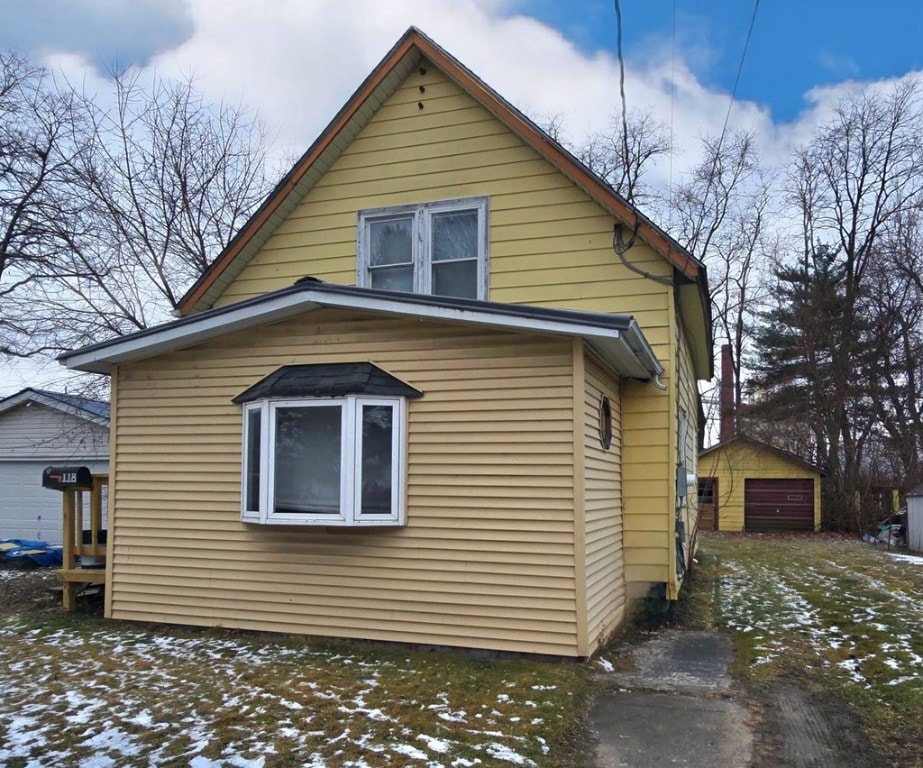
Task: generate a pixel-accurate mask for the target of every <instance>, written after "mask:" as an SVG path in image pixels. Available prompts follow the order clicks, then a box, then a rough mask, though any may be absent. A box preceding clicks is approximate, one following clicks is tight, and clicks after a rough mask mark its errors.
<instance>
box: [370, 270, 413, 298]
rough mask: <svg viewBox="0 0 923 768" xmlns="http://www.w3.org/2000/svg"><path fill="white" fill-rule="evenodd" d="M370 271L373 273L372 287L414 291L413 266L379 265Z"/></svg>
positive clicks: (385, 289) (386, 289)
mask: <svg viewBox="0 0 923 768" xmlns="http://www.w3.org/2000/svg"><path fill="white" fill-rule="evenodd" d="M369 272H370V273H371V275H372V288H381V289H382V290H384V291H409V292H412V291H413V267H377V268H375V269H371V270H369Z"/></svg>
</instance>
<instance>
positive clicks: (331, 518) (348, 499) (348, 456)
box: [240, 395, 407, 527]
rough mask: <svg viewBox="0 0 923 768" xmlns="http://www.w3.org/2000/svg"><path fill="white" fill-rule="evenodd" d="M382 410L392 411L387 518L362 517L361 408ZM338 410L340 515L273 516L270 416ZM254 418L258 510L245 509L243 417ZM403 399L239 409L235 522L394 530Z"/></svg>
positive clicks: (308, 401) (401, 468)
mask: <svg viewBox="0 0 923 768" xmlns="http://www.w3.org/2000/svg"><path fill="white" fill-rule="evenodd" d="M376 405H384V406H390V407H391V408H393V410H394V418H393V422H392V423H393V429H392V433H391V455H392V462H391V512H390V513H389V514H380V515H373V514H362V511H361V508H362V476H361V475H362V473H361V457H362V418H361V412H362V407H363V406H376ZM331 406H335V407H338V408H340V409H341V427H340V429H341V435H342V439H341V441H340V452H341V453H340V468H341V471H340V511H339V514H309V513H306V514H292V513H275V512H273V511H272V510H273V509H274V498H273V491H274V485H275V483H274V471H275V461H274V460H275V421H276V419H275V412H276V411H277V410H278V409H279V408H312V407H331ZM254 410H258V411H260V413H261V418H260V474H259V492H258V494H257V495H258V497H259V509H255V510H254V509H247V470H248V463H247V462H248V450H247V449H248V447H249V441H250V434H249V415H250V413H252V412H253V411H254ZM406 435H407V398H404V397H375V396H362V395H348V396H346V397H307V398H295V399H271V398H269V399H263V400H257V401H255V402H253V403H247V404H246V405H244V408H243V442H242V445H243V449H242V451H241V489H240V493H241V516H240V519H241V521H243V522H245V523H257V524H261V525H305V526H331V527H367V526H397V525H404V524H405V521H406V467H407V440H406Z"/></svg>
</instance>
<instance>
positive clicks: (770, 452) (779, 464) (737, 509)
mask: <svg viewBox="0 0 923 768" xmlns="http://www.w3.org/2000/svg"><path fill="white" fill-rule="evenodd" d="M699 472H700V476H699V495H700V497H702V496H703V494H704V496H705V498H702V499H701V500H700V504H702V503H707V504H708V505H710V508H711V509H713V510H714V514H713V516H712V517H710V518H708V517H707V518H706V519H710V520H713V521H714V529H715V530H719V531H747V532H754V533H756V532H773V531H816V530H818V529H819V528H820V483H821V472H820V470H819V469H818V468H817V467H816V466H815V465H813V464H811V463H810V462H808V461H805V460H804V459H802V458H800V457H798V456H796V455H795V454H792V453H789V452H788V451H783V450H780V449H778V448H775V447H773V446H771V445H768V444H767V443H764V442H762V441H760V440H756V439H754V438H751V437H747V436H745V435H738V436H736V437H734V438H732V439H731V440H727V441H725V442H723V443H718V444H717V445H714V446H712V447H711V448H709V449H707V450H705V451H703V452H702V453H700V454H699Z"/></svg>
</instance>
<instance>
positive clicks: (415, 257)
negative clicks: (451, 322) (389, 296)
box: [356, 197, 489, 301]
mask: <svg viewBox="0 0 923 768" xmlns="http://www.w3.org/2000/svg"><path fill="white" fill-rule="evenodd" d="M464 211H477V214H478V234H477V296H475V297H472V298H476V299H478V300H481V301H486V300H487V294H488V284H487V283H488V274H489V270H488V253H487V250H488V248H487V246H488V241H489V236H488V224H487V215H488V206H487V198H486V197H465V198H459V199H456V200H441V201H436V202H430V203H419V204H417V205H398V206H392V207H388V208H369V209H366V210H363V211H359V226H358V240H357V242H356V285H357V286H359V287H360V288H371V287H372V274H371V248H372V246H371V238H370V227H369V225H370V224H372V223H374V222H378V221H388V220H392V219H402V218H412V219H413V226H412V228H411V233H412V234H411V259H412V262H413V293H420V294H432V292H433V225H432V222H433V217H434V216H436V215H438V214H440V213H454V212H459V213H461V212H464ZM463 298H467V297H463Z"/></svg>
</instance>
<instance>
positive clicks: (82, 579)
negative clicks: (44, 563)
mask: <svg viewBox="0 0 923 768" xmlns="http://www.w3.org/2000/svg"><path fill="white" fill-rule="evenodd" d="M108 486H109V475H93V484H92V486H91V487H90V488H89V489H87V488H68V489H66V490H64V491H63V494H64V539H63V540H64V546H63V552H62V557H63V560H64V563H63V567H62V568H61V570H60V571H58V578H59V579H60V580H61V582H62V584H63V586H64V589H63V600H62V604H63V608H64V610H65V611H71V610H73V609H74V604H75V602H76V599H77V595H78V594H79V593H80V592H81V591H82V590H83V589H85V588H86V587H87V586H88V585H90V584H103V583H105V581H106V569H107V567H108V566H107V564H106V530H105V529H104V528H103V490H104V489H106V490H108ZM87 498H88V499H89V520H86V512H87V510H86V504H85V501H86V499H87ZM85 522H86V523H89V525H88V527H87V528H85V527H84V523H85Z"/></svg>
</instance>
